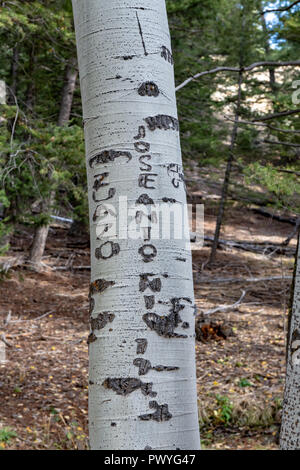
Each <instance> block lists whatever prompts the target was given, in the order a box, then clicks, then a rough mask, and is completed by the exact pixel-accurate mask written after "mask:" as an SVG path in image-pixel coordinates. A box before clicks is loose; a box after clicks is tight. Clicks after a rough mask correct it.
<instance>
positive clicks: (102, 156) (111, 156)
mask: <svg viewBox="0 0 300 470" xmlns="http://www.w3.org/2000/svg"><path fill="white" fill-rule="evenodd" d="M122 157H125V158H126V159H127V162H129V161H130V160H131V159H132V155H131V153H129V152H122V151H116V150H104V151H103V152H101V153H98V154H97V155H95V156H94V157H92V158H90V160H89V165H90V167H91V168H93V167H94V166H95V165H99V164H101V163H110V162H114V161H115V159H116V158H122Z"/></svg>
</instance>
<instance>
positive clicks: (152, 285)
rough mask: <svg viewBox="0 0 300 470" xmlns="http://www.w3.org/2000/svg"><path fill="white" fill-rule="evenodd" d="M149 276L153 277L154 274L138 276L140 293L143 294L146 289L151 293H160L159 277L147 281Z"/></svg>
mask: <svg viewBox="0 0 300 470" xmlns="http://www.w3.org/2000/svg"><path fill="white" fill-rule="evenodd" d="M150 276H155V274H140V292H145V290H146V289H151V290H152V292H160V291H161V280H160V279H159V277H157V278H155V279H153V280H152V281H151V280H150V279H149V277H150Z"/></svg>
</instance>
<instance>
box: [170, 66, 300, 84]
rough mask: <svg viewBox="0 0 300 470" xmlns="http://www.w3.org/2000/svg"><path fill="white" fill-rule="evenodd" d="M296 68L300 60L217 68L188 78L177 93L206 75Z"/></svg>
mask: <svg viewBox="0 0 300 470" xmlns="http://www.w3.org/2000/svg"><path fill="white" fill-rule="evenodd" d="M292 65H294V66H296V67H300V61H299V60H291V61H289V62H276V61H273V60H269V61H262V62H254V63H253V64H251V65H248V67H216V68H214V69H211V70H205V71H203V72H198V73H196V74H195V75H193V76H192V77H190V78H187V79H186V80H185V81H184V82H182V83H181V84H180V85H178V86H177V87H176V91H179V90H181V88H183V87H185V86H186V85H188V84H189V83H190V82H192V81H194V80H197V79H198V78H200V77H203V76H204V75H209V74H215V73H219V72H237V73H241V72H250V71H251V70H253V69H255V68H257V67H290V66H292Z"/></svg>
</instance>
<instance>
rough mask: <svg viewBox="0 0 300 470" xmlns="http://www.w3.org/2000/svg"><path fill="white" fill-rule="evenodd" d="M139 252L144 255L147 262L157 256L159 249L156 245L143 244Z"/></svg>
mask: <svg viewBox="0 0 300 470" xmlns="http://www.w3.org/2000/svg"><path fill="white" fill-rule="evenodd" d="M139 254H140V255H141V256H142V258H143V261H144V262H145V263H150V262H151V261H153V260H154V258H155V257H156V256H157V249H156V248H155V246H154V245H143V246H142V247H141V248H140V249H139Z"/></svg>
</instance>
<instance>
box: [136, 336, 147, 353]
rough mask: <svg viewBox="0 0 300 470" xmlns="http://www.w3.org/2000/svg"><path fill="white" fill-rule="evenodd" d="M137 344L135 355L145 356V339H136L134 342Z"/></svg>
mask: <svg viewBox="0 0 300 470" xmlns="http://www.w3.org/2000/svg"><path fill="white" fill-rule="evenodd" d="M135 342H136V343H137V347H136V353H137V354H145V352H146V350H147V346H148V341H147V340H146V339H145V338H138V339H136V340H135Z"/></svg>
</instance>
